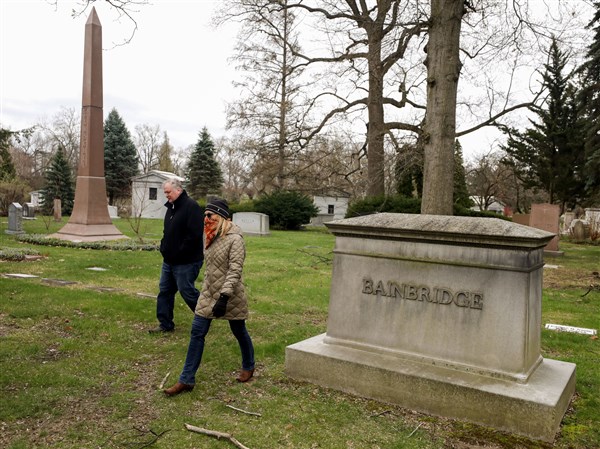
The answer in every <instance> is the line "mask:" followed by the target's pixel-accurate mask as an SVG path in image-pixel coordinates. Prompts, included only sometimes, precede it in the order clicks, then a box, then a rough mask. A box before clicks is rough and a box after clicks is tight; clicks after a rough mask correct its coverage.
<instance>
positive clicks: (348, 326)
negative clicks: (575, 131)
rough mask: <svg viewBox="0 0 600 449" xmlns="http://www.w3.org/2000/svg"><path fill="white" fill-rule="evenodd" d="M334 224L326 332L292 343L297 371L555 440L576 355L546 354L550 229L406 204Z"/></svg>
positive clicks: (289, 361)
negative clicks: (563, 358) (415, 210)
mask: <svg viewBox="0 0 600 449" xmlns="http://www.w3.org/2000/svg"><path fill="white" fill-rule="evenodd" d="M327 226H328V227H329V229H330V230H331V232H332V233H333V234H334V235H335V236H336V243H335V250H334V262H333V273H332V285H331V294H330V303H329V316H328V322H327V332H326V333H325V334H322V335H318V336H316V337H313V338H310V339H308V340H305V341H303V342H299V343H296V344H293V345H291V346H289V347H288V348H287V349H286V372H287V373H288V375H289V376H291V377H293V378H296V379H299V380H306V381H309V382H313V383H316V384H319V385H323V386H327V387H331V388H336V389H339V390H342V391H346V392H349V393H352V394H357V395H360V396H364V397H369V398H373V399H378V400H382V401H386V402H392V403H396V404H399V405H402V406H405V407H409V408H413V409H416V410H420V411H424V412H427V413H432V414H436V415H440V416H447V417H452V418H457V419H463V420H467V421H471V422H475V423H480V424H484V425H488V426H491V427H495V428H498V429H502V430H507V431H511V432H515V433H519V434H523V435H526V436H529V437H532V438H536V439H541V440H546V441H552V440H553V438H554V435H555V433H556V431H557V429H558V426H559V424H560V421H561V419H562V416H563V415H564V412H565V411H566V409H567V406H568V404H569V401H570V398H571V396H572V394H573V392H574V389H575V365H573V364H570V363H565V362H559V361H555V360H549V359H544V358H543V357H542V356H541V354H540V339H541V300H542V275H543V266H544V261H543V255H544V247H545V246H546V244H547V243H548V242H549V241H550V240H551V239H552V238H553V237H554V235H553V234H551V233H548V232H545V231H541V230H539V229H534V228H531V227H527V226H523V225H518V224H514V223H511V222H508V221H505V220H501V219H491V218H472V217H450V216H428V215H408V214H375V215H370V216H365V217H358V218H352V219H346V220H339V221H334V222H330V223H327ZM315 367H316V368H315Z"/></svg>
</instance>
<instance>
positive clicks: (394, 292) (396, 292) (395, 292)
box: [388, 282, 404, 299]
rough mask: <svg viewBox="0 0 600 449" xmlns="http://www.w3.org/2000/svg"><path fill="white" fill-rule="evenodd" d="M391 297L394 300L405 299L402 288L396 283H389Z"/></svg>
mask: <svg viewBox="0 0 600 449" xmlns="http://www.w3.org/2000/svg"><path fill="white" fill-rule="evenodd" d="M388 285H389V290H390V296H391V297H394V298H399V299H404V292H403V290H402V287H401V286H400V285H398V284H397V283H395V282H389V283H388Z"/></svg>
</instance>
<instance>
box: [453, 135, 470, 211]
mask: <svg viewBox="0 0 600 449" xmlns="http://www.w3.org/2000/svg"><path fill="white" fill-rule="evenodd" d="M454 204H456V205H458V206H462V207H466V208H470V207H471V206H472V205H473V201H471V198H470V196H469V190H468V189H467V179H466V175H465V166H464V160H463V152H462V145H461V144H460V142H459V141H458V140H457V141H456V142H455V143H454Z"/></svg>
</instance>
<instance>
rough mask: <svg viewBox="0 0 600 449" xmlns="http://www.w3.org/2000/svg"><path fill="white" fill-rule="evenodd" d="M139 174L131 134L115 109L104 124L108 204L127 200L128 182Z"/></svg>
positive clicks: (128, 192) (129, 186) (129, 185)
mask: <svg viewBox="0 0 600 449" xmlns="http://www.w3.org/2000/svg"><path fill="white" fill-rule="evenodd" d="M138 173H139V169H138V158H137V152H136V149H135V145H134V143H133V140H132V139H131V134H130V133H129V130H128V129H127V127H126V126H125V122H123V119H122V118H121V116H120V115H119V113H118V112H117V110H116V109H114V108H113V109H112V111H110V113H109V114H108V117H107V118H106V121H105V122H104V176H105V178H106V192H107V194H108V202H109V204H111V205H112V204H114V200H115V199H116V198H127V197H128V196H129V194H130V191H131V184H130V182H131V181H130V180H131V178H132V177H133V176H135V175H137V174H138Z"/></svg>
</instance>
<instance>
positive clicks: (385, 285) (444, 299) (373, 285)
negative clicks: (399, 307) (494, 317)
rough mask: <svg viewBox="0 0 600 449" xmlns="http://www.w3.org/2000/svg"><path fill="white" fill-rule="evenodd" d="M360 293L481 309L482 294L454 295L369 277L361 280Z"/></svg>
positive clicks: (443, 291) (461, 293)
mask: <svg viewBox="0 0 600 449" xmlns="http://www.w3.org/2000/svg"><path fill="white" fill-rule="evenodd" d="M362 293H363V294H365V295H374V296H388V297H390V298H394V299H399V300H403V299H407V300H411V301H420V302H424V303H425V302H427V303H430V304H441V305H448V304H455V305H456V306H457V307H463V308H470V309H475V310H482V309H483V301H484V298H483V293H481V292H470V291H466V290H461V291H459V292H457V293H454V292H453V291H452V290H450V289H448V288H445V287H433V288H430V287H427V286H423V285H411V284H400V283H398V282H396V281H390V280H388V281H383V280H378V281H374V280H373V279H371V278H370V277H364V278H363V280H362Z"/></svg>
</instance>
